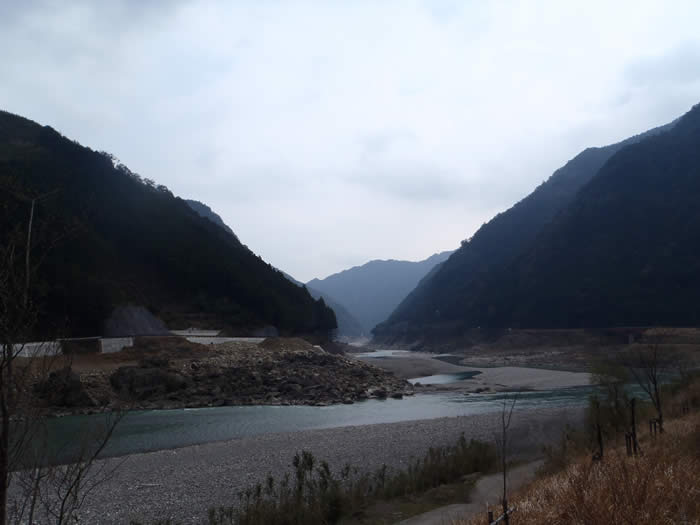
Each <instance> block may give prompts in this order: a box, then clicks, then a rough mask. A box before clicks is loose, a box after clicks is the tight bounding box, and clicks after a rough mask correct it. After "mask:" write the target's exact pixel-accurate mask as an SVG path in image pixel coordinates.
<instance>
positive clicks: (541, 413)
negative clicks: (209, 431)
mask: <svg viewBox="0 0 700 525" xmlns="http://www.w3.org/2000/svg"><path fill="white" fill-rule="evenodd" d="M499 416H500V414H499V413H492V414H478V415H473V416H462V417H452V418H440V419H428V420H420V421H407V422H401V423H386V424H376V425H365V426H349V427H340V428H331V429H320V430H306V431H302V432H292V433H280V434H265V435H260V436H254V437H246V438H241V439H234V440H231V441H221V442H214V443H206V444H202V445H195V446H190V447H184V448H179V449H173V450H161V451H157V452H149V453H145V454H134V455H131V456H125V457H123V458H113V459H107V460H104V461H105V462H107V463H108V464H110V465H112V464H115V463H114V462H123V463H122V464H121V465H120V467H119V468H118V469H117V471H116V472H115V474H114V475H113V477H111V478H110V479H109V480H108V481H106V482H105V483H103V484H101V485H99V486H98V487H97V488H96V489H95V491H94V492H92V493H91V494H90V495H89V496H88V498H87V500H86V503H85V506H84V507H83V509H82V512H81V518H82V519H81V521H82V522H84V523H98V524H99V523H105V524H112V523H119V524H123V523H127V524H128V523H129V522H130V520H137V521H139V522H141V523H144V524H150V523H153V522H154V521H156V520H164V519H167V518H170V519H173V520H174V522H175V523H182V524H191V523H203V522H206V516H207V510H208V509H209V508H212V507H218V506H231V505H235V504H236V502H237V500H238V496H237V494H238V491H240V490H242V489H244V488H246V487H247V486H250V485H251V484H254V483H256V482H258V481H262V480H264V478H265V477H266V476H267V474H268V473H273V474H274V475H275V477H278V478H279V477H280V476H281V475H283V474H284V472H286V471H288V470H289V469H290V467H291V462H292V458H293V457H294V454H295V453H296V452H298V451H300V450H302V449H304V450H309V451H311V452H312V453H313V454H314V455H315V456H316V457H317V458H318V459H325V460H327V461H328V462H329V464H330V465H331V467H332V468H333V469H340V468H342V466H343V465H345V464H346V463H349V464H351V465H352V466H356V467H359V468H361V469H366V470H375V469H376V468H379V467H381V465H382V464H386V465H388V466H389V467H392V468H403V467H406V466H407V465H408V464H409V462H410V461H411V460H413V459H415V458H417V457H422V456H423V455H424V454H425V452H426V451H427V449H428V448H430V447H435V446H443V445H451V444H454V443H456V441H457V439H458V438H459V436H460V434H461V433H464V434H465V435H466V437H467V438H475V439H481V440H493V437H494V435H495V432H496V430H497V429H498V422H499ZM581 420H582V410H581V409H578V408H576V409H574V408H570V409H529V410H520V411H518V410H517V409H516V412H515V413H514V415H513V424H512V429H511V433H510V436H511V442H512V443H513V447H512V452H513V453H514V454H515V455H518V456H520V457H522V458H523V459H525V458H528V459H529V458H534V457H537V456H539V455H540V454H541V452H542V447H543V445H545V444H548V443H554V442H559V439H560V436H561V430H562V429H563V428H564V426H565V425H566V424H567V423H568V424H572V425H577V424H580V422H581Z"/></svg>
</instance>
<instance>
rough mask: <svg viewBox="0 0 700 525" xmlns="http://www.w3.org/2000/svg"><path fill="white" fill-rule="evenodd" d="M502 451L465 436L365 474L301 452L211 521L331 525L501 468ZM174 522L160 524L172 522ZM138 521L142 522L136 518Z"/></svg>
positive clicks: (252, 524)
mask: <svg viewBox="0 0 700 525" xmlns="http://www.w3.org/2000/svg"><path fill="white" fill-rule="evenodd" d="M496 463H497V454H496V450H495V448H494V447H493V446H492V445H490V444H487V443H483V442H480V441H475V440H470V441H467V440H466V439H465V437H464V435H462V436H461V438H460V439H459V441H458V442H457V444H456V445H454V446H450V447H441V448H431V449H430V450H429V451H428V453H427V454H426V455H425V457H423V458H422V459H418V460H416V461H415V462H414V463H413V464H411V465H409V467H408V469H406V470H401V471H394V470H390V469H388V468H387V467H386V466H383V467H381V468H380V469H378V470H376V471H375V472H373V473H361V472H359V470H358V469H357V468H352V467H351V466H350V465H346V466H345V467H343V468H342V469H341V470H340V472H337V473H335V472H333V471H332V470H331V467H330V466H329V465H328V463H327V462H325V461H318V460H317V459H316V458H315V457H314V456H313V455H312V454H311V453H310V452H307V451H302V452H301V453H298V454H296V455H295V457H294V460H293V463H292V465H293V471H292V473H291V475H290V474H289V473H287V474H285V475H284V477H282V478H281V479H276V478H275V477H273V476H271V475H270V476H268V478H267V480H266V481H265V482H264V483H258V484H257V485H255V486H252V487H249V488H248V489H247V490H245V491H243V492H241V493H239V495H238V497H239V501H238V504H237V505H232V506H231V507H221V508H218V509H211V510H210V511H209V516H208V520H207V521H205V522H206V523H208V524H209V525H234V524H235V525H259V524H262V523H264V524H267V525H316V524H318V525H325V524H329V523H338V522H343V521H345V520H347V519H348V518H350V517H352V516H358V515H361V514H362V513H363V512H364V511H365V510H366V509H367V508H369V507H370V506H371V505H372V504H374V503H376V502H378V501H380V500H391V499H395V498H401V497H404V496H411V495H416V494H422V493H425V492H426V491H429V490H430V489H433V488H435V487H439V486H441V485H445V484H447V483H453V482H456V481H461V480H462V478H463V477H464V476H466V475H469V474H474V473H477V472H481V473H483V472H488V471H491V470H493V469H494V468H495V466H496ZM170 523H171V522H170V521H164V522H158V523H157V524H155V525H168V524H170ZM132 525H137V523H136V522H133V523H132Z"/></svg>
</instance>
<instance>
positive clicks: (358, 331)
mask: <svg viewBox="0 0 700 525" xmlns="http://www.w3.org/2000/svg"><path fill="white" fill-rule="evenodd" d="M282 273H283V274H284V275H285V276H286V277H287V279H289V280H290V281H292V282H293V283H294V284H296V285H297V286H304V287H306V289H307V290H308V292H309V293H310V294H311V297H313V298H314V299H320V298H323V300H324V301H325V303H326V305H327V306H328V307H329V308H332V309H333V311H334V312H335V319H336V321H337V323H338V328H337V330H336V336H338V337H348V338H358V337H361V336H362V335H363V331H362V326H361V325H360V322H359V321H358V320H357V319H355V318H354V317H353V315H352V314H351V313H350V312H348V309H347V308H345V306H343V305H342V304H340V303H339V302H338V301H337V300H336V299H334V298H333V297H331V296H330V295H329V294H328V293H322V292H319V291H318V290H316V289H314V288H312V287H311V286H308V285H305V284H304V283H302V282H301V281H297V280H296V279H295V278H294V277H292V276H291V275H289V274H288V273H286V272H282Z"/></svg>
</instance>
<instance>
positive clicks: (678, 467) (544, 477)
mask: <svg viewBox="0 0 700 525" xmlns="http://www.w3.org/2000/svg"><path fill="white" fill-rule="evenodd" d="M664 394H665V410H666V413H667V414H668V415H669V416H670V417H669V420H668V421H667V424H666V431H665V432H664V433H663V434H661V433H650V431H649V429H648V426H647V423H648V419H646V418H645V419H642V421H641V423H642V424H639V429H638V431H639V436H640V439H639V451H638V454H637V455H634V454H633V453H628V451H627V448H626V446H625V441H624V439H622V440H621V439H620V431H617V430H616V429H617V428H618V427H619V425H618V424H617V423H616V422H615V412H614V411H607V412H600V414H602V416H601V418H600V419H598V418H597V416H595V415H594V414H593V413H592V414H591V422H593V421H601V427H602V429H603V430H604V432H603V433H604V435H605V442H606V449H605V454H604V455H603V457H602V459H592V458H591V450H596V448H597V446H598V445H597V438H596V436H595V432H581V431H574V430H572V431H571V432H569V433H567V435H566V436H564V437H563V440H562V445H561V447H559V448H558V449H556V450H549V451H548V452H549V460H548V462H547V464H546V465H545V468H543V471H542V472H541V475H540V477H539V479H537V480H536V481H534V482H533V483H532V484H531V485H530V486H529V487H526V488H525V489H524V490H523V491H521V492H520V493H518V494H516V495H515V496H511V497H510V504H511V505H512V506H514V507H515V509H516V511H515V512H514V513H513V514H512V516H510V523H511V525H518V524H528V525H538V524H543V525H544V524H553V523H567V524H572V525H597V524H600V523H626V524H635V525H652V524H654V525H656V524H662V523H668V524H679V523H683V524H698V523H700V414H699V413H698V409H700V378H686V379H685V380H683V381H680V382H678V383H675V384H673V385H667V386H665V387H664ZM596 402H600V400H596ZM593 406H594V404H593V403H592V408H591V412H593ZM654 412H655V411H654V409H653V407H651V406H644V405H643V406H642V407H641V409H640V413H641V414H645V415H652V414H654ZM589 428H590V429H594V428H596V429H597V427H595V426H593V425H589ZM496 514H497V515H498V514H499V512H496ZM484 518H485V516H477V517H474V518H472V519H469V520H465V521H464V522H462V525H476V524H480V525H481V524H483V523H484Z"/></svg>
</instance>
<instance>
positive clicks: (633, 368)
mask: <svg viewBox="0 0 700 525" xmlns="http://www.w3.org/2000/svg"><path fill="white" fill-rule="evenodd" d="M666 335H668V334H667V333H666V332H660V331H658V330H657V331H656V333H654V334H651V335H649V336H648V338H649V342H648V343H646V344H642V345H639V348H637V349H633V350H630V351H628V352H627V353H626V354H625V355H624V362H625V366H626V367H627V369H628V370H629V372H630V375H631V376H632V377H633V378H634V380H635V382H636V383H637V384H638V385H639V386H640V388H641V389H642V390H643V391H644V393H645V394H646V395H647V396H648V398H649V401H651V404H652V405H653V406H654V409H655V410H656V414H657V420H658V424H659V432H660V433H663V431H664V413H663V403H662V399H661V396H662V391H661V382H662V381H663V379H664V376H666V375H667V374H669V373H671V372H672V371H673V370H674V369H675V368H676V367H677V363H678V360H679V358H678V355H677V354H676V353H675V352H674V351H673V350H672V349H670V348H662V343H664V339H665V336H666Z"/></svg>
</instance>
